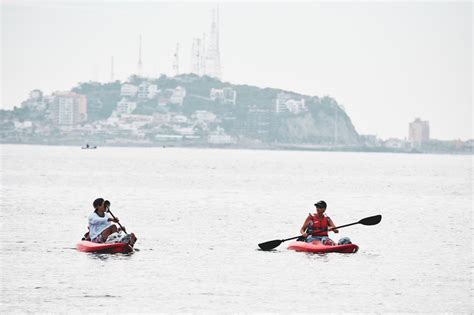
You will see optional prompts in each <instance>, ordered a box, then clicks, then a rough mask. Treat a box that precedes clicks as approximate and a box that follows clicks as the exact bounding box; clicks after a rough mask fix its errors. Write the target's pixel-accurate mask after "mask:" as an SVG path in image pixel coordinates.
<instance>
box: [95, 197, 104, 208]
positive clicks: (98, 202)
mask: <svg viewBox="0 0 474 315" xmlns="http://www.w3.org/2000/svg"><path fill="white" fill-rule="evenodd" d="M92 205H93V206H94V209H95V210H97V208H99V207H100V206H103V205H104V198H97V199H96V200H94V202H93V203H92Z"/></svg>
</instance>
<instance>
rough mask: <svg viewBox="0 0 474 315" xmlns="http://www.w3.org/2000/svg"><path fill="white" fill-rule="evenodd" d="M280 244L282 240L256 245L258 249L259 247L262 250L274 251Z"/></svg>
mask: <svg viewBox="0 0 474 315" xmlns="http://www.w3.org/2000/svg"><path fill="white" fill-rule="evenodd" d="M282 242H283V241H282V240H273V241H268V242H265V243H260V244H258V247H260V248H261V249H262V250H270V249H274V248H275V247H277V246H279V245H280V244H281V243H282Z"/></svg>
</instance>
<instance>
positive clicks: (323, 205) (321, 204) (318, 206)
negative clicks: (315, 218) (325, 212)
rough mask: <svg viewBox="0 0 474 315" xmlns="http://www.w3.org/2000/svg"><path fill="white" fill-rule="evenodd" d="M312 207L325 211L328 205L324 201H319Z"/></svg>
mask: <svg viewBox="0 0 474 315" xmlns="http://www.w3.org/2000/svg"><path fill="white" fill-rule="evenodd" d="M314 205H315V206H316V208H323V209H326V208H327V207H328V205H327V204H326V202H325V201H324V200H320V201H318V202H316V203H315V204H314Z"/></svg>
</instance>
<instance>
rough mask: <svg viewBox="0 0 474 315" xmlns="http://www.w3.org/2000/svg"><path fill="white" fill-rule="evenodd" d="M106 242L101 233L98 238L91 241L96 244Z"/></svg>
mask: <svg viewBox="0 0 474 315" xmlns="http://www.w3.org/2000/svg"><path fill="white" fill-rule="evenodd" d="M105 241H106V240H104V237H103V236H102V233H100V234H99V235H98V236H97V237H96V238H94V239H93V240H91V242H94V243H105Z"/></svg>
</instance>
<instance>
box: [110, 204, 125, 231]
mask: <svg viewBox="0 0 474 315" xmlns="http://www.w3.org/2000/svg"><path fill="white" fill-rule="evenodd" d="M105 208H106V209H107V212H108V213H110V215H111V216H112V219H114V220H115V221H117V218H116V217H115V216H114V214H113V213H112V211H110V201H108V200H106V201H105ZM117 224H118V225H119V226H120V228H121V229H122V231H124V232H125V233H127V231H126V230H125V229H124V228H123V226H122V224H120V222H117Z"/></svg>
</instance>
